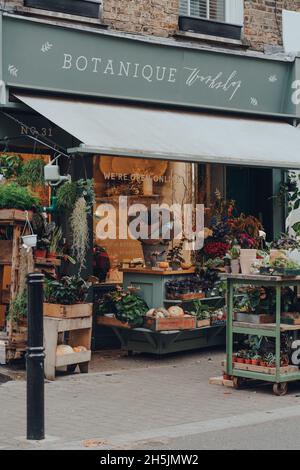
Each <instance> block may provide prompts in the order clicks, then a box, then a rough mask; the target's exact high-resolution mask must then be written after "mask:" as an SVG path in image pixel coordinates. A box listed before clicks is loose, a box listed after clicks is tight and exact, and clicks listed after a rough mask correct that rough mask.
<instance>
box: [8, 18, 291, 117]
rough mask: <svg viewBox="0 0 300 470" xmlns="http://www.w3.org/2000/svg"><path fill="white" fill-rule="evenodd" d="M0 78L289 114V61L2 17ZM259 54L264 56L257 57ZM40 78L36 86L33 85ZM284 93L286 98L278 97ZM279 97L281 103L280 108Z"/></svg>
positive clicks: (16, 84) (86, 92)
mask: <svg viewBox="0 0 300 470" xmlns="http://www.w3.org/2000/svg"><path fill="white" fill-rule="evenodd" d="M2 42H3V44H4V50H3V77H4V80H5V81H6V82H7V84H8V86H9V87H10V88H11V89H12V90H13V89H16V90H17V89H20V90H34V91H38V92H47V93H55V94H58V93H63V94H64V96H65V95H66V94H67V95H71V94H72V95H77V96H88V97H89V98H90V97H96V98H98V97H99V98H100V97H101V98H109V99H116V100H121V99H122V100H127V101H128V100H130V101H134V102H144V103H152V104H153V103H155V104H157V105H164V106H167V105H172V106H181V107H182V106H184V107H186V108H190V109H210V110H212V111H226V112H230V113H240V114H249V115H251V116H255V115H256V116H267V117H276V118H281V119H286V118H287V119H289V118H290V117H291V116H293V117H296V115H297V110H296V106H295V105H294V104H293V103H292V101H291V96H292V93H293V90H292V89H291V88H290V87H289V86H287V83H288V84H291V83H292V82H291V81H290V79H288V80H287V76H288V77H292V78H293V77H294V75H295V73H294V70H295V61H291V60H286V61H283V60H275V58H274V60H273V61H270V60H266V59H267V58H266V57H263V56H262V55H254V54H251V55H247V54H239V55H238V54H232V55H229V54H227V53H226V52H225V51H221V50H217V51H216V50H214V49H209V48H201V49H200V48H199V49H198V48H189V47H188V44H186V45H185V46H183V45H180V47H175V43H174V44H173V43H172V46H173V47H170V45H171V44H170V43H169V42H168V41H166V43H165V44H163V43H159V42H155V41H153V42H151V41H147V40H146V38H145V40H144V41H140V40H138V39H137V38H136V39H135V40H134V38H133V37H125V36H123V37H120V36H116V35H114V36H113V35H103V34H95V31H93V30H88V29H81V30H80V29H76V28H64V27H61V26H60V27H58V26H57V25H55V24H53V23H52V24H51V23H50V24H49V23H47V22H36V21H28V20H26V21H22V20H20V18H19V19H17V18H16V17H15V16H7V15H6V16H4V20H3V33H2ZM263 59H265V60H263ZM41 84H43V85H41ZM284 97H285V98H286V99H284ZM283 103H287V105H288V109H282V108H283Z"/></svg>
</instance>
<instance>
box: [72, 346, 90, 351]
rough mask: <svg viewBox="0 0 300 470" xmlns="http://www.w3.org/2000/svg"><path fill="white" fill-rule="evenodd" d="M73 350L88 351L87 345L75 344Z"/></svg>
mask: <svg viewBox="0 0 300 470" xmlns="http://www.w3.org/2000/svg"><path fill="white" fill-rule="evenodd" d="M73 351H74V352H83V351H87V349H86V347H85V346H75V347H74V348H73Z"/></svg>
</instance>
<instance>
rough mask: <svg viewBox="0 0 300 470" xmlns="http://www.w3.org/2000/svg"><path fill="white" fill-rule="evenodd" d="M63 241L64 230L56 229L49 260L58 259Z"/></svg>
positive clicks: (50, 244) (50, 247)
mask: <svg viewBox="0 0 300 470" xmlns="http://www.w3.org/2000/svg"><path fill="white" fill-rule="evenodd" d="M61 239H62V230H61V228H60V227H56V228H55V229H54V230H53V232H52V233H51V237H50V243H49V252H48V258H51V259H56V258H57V255H58V252H59V243H60V241H61Z"/></svg>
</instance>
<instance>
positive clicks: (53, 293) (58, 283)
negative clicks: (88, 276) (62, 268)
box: [44, 276, 90, 305]
mask: <svg viewBox="0 0 300 470" xmlns="http://www.w3.org/2000/svg"><path fill="white" fill-rule="evenodd" d="M89 287H90V284H89V283H87V282H86V281H84V280H83V279H82V278H81V277H79V276H64V277H62V278H61V279H60V280H57V279H46V281H45V292H44V293H45V299H46V302H49V303H51V304H62V305H73V304H77V303H84V302H85V300H86V297H87V293H88V289H89Z"/></svg>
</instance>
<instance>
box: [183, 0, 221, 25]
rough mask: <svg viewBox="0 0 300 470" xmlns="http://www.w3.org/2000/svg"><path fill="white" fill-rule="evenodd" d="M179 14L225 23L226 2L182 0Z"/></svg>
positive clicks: (219, 0) (217, 0)
mask: <svg viewBox="0 0 300 470" xmlns="http://www.w3.org/2000/svg"><path fill="white" fill-rule="evenodd" d="M179 14H180V15H184V16H197V17H198V18H203V19H207V20H217V21H225V19H226V18H225V0H180V10H179Z"/></svg>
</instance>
